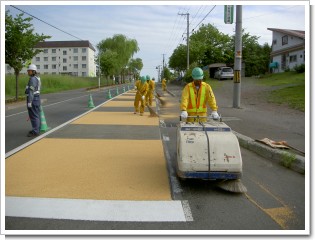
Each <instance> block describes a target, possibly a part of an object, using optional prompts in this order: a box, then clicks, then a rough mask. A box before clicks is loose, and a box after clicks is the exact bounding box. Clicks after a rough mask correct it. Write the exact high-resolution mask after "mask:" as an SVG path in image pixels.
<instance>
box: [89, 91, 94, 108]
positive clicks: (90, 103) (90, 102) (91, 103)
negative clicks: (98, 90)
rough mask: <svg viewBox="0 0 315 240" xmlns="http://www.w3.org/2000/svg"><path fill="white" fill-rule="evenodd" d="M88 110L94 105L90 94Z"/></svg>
mask: <svg viewBox="0 0 315 240" xmlns="http://www.w3.org/2000/svg"><path fill="white" fill-rule="evenodd" d="M88 107H89V108H94V107H95V106H94V103H93V99H92V95H91V94H90V99H89V104H88Z"/></svg>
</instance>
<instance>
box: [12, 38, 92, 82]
mask: <svg viewBox="0 0 315 240" xmlns="http://www.w3.org/2000/svg"><path fill="white" fill-rule="evenodd" d="M35 48H36V49H40V50H42V51H41V52H40V53H38V54H37V55H36V56H35V57H33V59H32V63H33V64H35V65H36V67H37V70H38V72H39V74H65V75H72V76H81V77H95V76H96V64H95V48H94V47H93V46H92V44H91V43H90V42H89V41H46V42H40V43H38V44H37V45H36V46H35ZM6 73H11V74H14V70H13V69H12V68H11V67H10V66H8V65H6ZM21 73H26V68H24V69H23V70H22V71H21Z"/></svg>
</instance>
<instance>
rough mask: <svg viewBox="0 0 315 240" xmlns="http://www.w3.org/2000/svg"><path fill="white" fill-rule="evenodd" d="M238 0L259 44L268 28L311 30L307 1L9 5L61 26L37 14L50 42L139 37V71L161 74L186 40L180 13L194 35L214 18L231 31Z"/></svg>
mask: <svg viewBox="0 0 315 240" xmlns="http://www.w3.org/2000/svg"><path fill="white" fill-rule="evenodd" d="M2 3H3V2H2ZM224 4H231V5H234V22H233V24H225V23H224ZM235 4H239V5H242V6H243V7H242V15H243V18H242V27H243V29H244V30H245V32H246V33H249V34H250V35H252V36H258V37H259V40H258V42H259V44H261V45H263V44H264V43H268V44H269V45H271V42H272V32H271V31H270V30H267V28H282V29H294V30H305V29H306V30H308V24H309V23H308V20H309V19H307V18H306V14H305V12H306V11H308V6H309V5H308V4H309V3H308V2H307V1H269V2H266V1H264V2H262V1H246V2H235V1H234V2H231V1H221V2H220V1H216V2H215V1H180V2H179V1H175V2H170V1H155V2H152V1H143V2H131V1H128V2H119V1H115V2H108V1H97V2H92V1H67V2H66V1H58V2H56V1H55V2H48V1H23V2H13V1H12V2H9V1H8V2H5V10H9V11H10V13H11V14H12V15H15V14H18V13H21V12H20V11H19V10H17V9H15V8H13V7H11V6H10V5H13V6H15V7H17V8H19V9H21V10H23V11H25V12H26V13H28V14H31V15H33V16H35V17H37V18H39V19H40V20H43V21H45V22H46V23H48V24H50V25H53V26H54V27H56V28H59V29H61V30H62V31H60V30H57V29H55V28H54V27H51V26H50V25H48V24H45V23H43V22H41V21H40V20H37V19H33V20H32V22H31V23H32V24H33V26H34V29H35V32H37V33H39V34H44V35H49V36H52V37H51V38H50V39H48V41H67V40H79V39H81V40H89V41H90V42H91V43H92V44H93V45H94V46H96V45H97V44H98V43H99V42H100V41H102V40H104V39H106V38H111V37H113V36H114V35H115V34H123V35H125V36H126V37H127V38H129V39H135V40H137V42H138V46H139V48H140V50H139V52H137V53H136V54H135V55H134V58H141V59H142V61H143V64H144V66H143V69H142V71H141V74H140V75H150V76H151V78H152V77H155V79H158V78H157V77H158V70H157V66H162V64H163V57H164V60H165V64H166V65H167V63H168V59H169V57H170V56H171V55H172V53H173V51H174V49H176V47H177V46H178V45H179V44H186V39H185V37H186V35H187V34H186V32H187V15H179V14H187V13H189V30H190V35H191V34H192V31H193V30H195V31H196V30H198V28H199V27H200V26H201V25H202V24H208V23H210V24H212V25H214V26H215V27H217V28H218V30H219V31H220V32H222V33H224V34H228V35H229V36H232V35H234V30H235V18H236V10H235V8H236V6H235ZM2 9H3V8H2ZM3 15H4V14H2V19H3V18H4V17H3ZM25 16H27V14H25ZM65 32H66V33H65ZM67 33H69V34H70V35H69V34H67ZM71 35H72V36H71ZM95 48H96V47H95Z"/></svg>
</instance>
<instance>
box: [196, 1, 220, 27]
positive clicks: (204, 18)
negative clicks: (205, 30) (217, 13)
mask: <svg viewBox="0 0 315 240" xmlns="http://www.w3.org/2000/svg"><path fill="white" fill-rule="evenodd" d="M216 6H217V5H214V7H213V8H212V9H211V10H210V11H209V12H208V13H207V15H206V16H205V17H204V18H203V19H202V20H201V21H200V22H199V23H198V24H197V26H195V27H194V28H193V30H192V31H194V30H195V29H196V28H197V27H198V26H199V25H200V23H202V22H203V20H205V19H206V17H208V15H209V14H210V13H211V12H212V11H213V9H214V8H215V7H216Z"/></svg>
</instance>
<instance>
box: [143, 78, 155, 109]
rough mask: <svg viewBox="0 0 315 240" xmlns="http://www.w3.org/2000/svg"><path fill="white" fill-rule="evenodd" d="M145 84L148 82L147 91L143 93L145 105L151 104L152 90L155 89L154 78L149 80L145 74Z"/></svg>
mask: <svg viewBox="0 0 315 240" xmlns="http://www.w3.org/2000/svg"><path fill="white" fill-rule="evenodd" d="M147 84H148V92H147V94H146V95H145V102H146V104H147V105H149V106H152V99H153V92H154V89H155V81H154V78H153V79H152V80H151V79H150V76H149V75H147Z"/></svg>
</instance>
